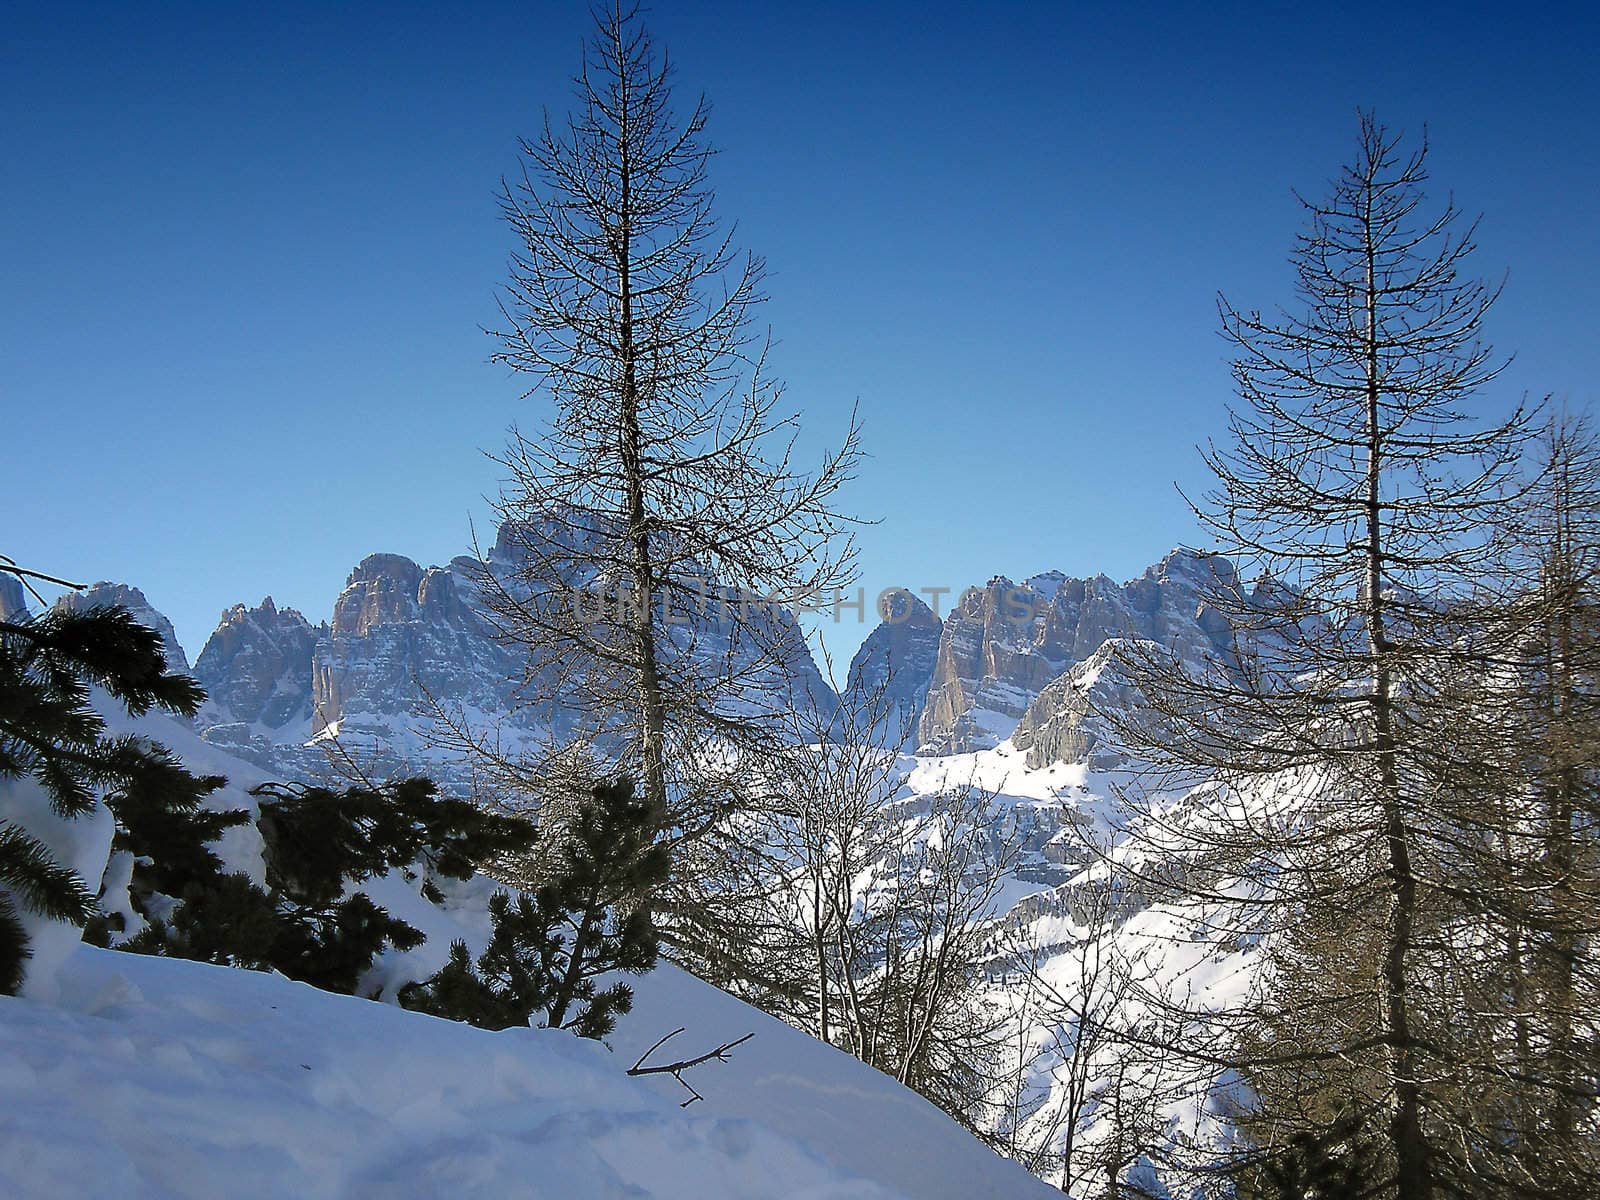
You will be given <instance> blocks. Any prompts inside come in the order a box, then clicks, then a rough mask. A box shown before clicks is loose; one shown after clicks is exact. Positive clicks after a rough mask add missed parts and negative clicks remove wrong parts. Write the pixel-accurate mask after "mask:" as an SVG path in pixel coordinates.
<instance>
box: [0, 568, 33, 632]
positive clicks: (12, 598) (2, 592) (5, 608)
mask: <svg viewBox="0 0 1600 1200" xmlns="http://www.w3.org/2000/svg"><path fill="white" fill-rule="evenodd" d="M27 615H28V593H27V590H26V589H25V588H24V587H23V586H22V580H20V579H18V578H17V577H16V576H15V575H13V574H11V573H10V572H9V571H0V621H16V620H20V619H22V618H24V617H26V616H27Z"/></svg>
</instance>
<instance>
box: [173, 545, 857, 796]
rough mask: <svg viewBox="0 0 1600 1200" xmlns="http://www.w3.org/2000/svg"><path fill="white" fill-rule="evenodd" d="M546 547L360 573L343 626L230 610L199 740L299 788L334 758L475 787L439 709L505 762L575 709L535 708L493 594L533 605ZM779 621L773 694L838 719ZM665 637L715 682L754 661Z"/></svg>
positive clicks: (268, 608)
mask: <svg viewBox="0 0 1600 1200" xmlns="http://www.w3.org/2000/svg"><path fill="white" fill-rule="evenodd" d="M538 536H539V531H537V530H531V529H526V528H525V529H521V530H518V531H516V533H515V536H512V535H510V534H508V532H507V531H505V530H502V531H501V536H500V537H499V538H498V539H497V540H496V543H495V547H494V549H493V550H491V551H490V553H489V556H488V558H487V559H486V560H483V561H480V560H478V559H476V558H471V557H460V558H456V559H454V560H452V561H451V562H450V564H449V565H448V566H444V567H428V568H423V567H421V566H419V565H418V564H417V563H415V562H413V561H412V560H411V559H409V558H405V557H403V556H401V555H398V554H373V555H369V556H368V557H367V558H365V559H363V560H362V561H361V562H360V564H358V565H357V567H356V568H355V570H354V571H352V572H351V574H350V576H349V579H348V580H347V582H346V583H345V586H344V590H343V591H342V592H341V593H340V594H339V597H338V599H337V600H336V601H335V602H334V605H333V618H332V620H331V621H330V622H329V623H327V624H325V625H321V626H313V625H311V624H310V623H309V622H308V621H306V619H305V618H304V617H303V616H301V615H300V614H299V613H297V612H294V611H293V610H280V609H278V608H277V607H276V606H275V605H274V604H273V603H272V601H271V600H270V599H268V600H265V601H263V602H262V604H261V605H259V606H258V607H256V608H254V609H246V608H244V607H243V606H236V607H234V608H231V609H229V610H228V611H227V612H226V613H224V614H223V618H222V623H221V624H220V625H219V626H218V628H217V631H216V632H215V633H214V634H213V635H212V636H211V638H210V640H209V641H208V642H207V643H206V647H205V650H204V651H203V652H202V653H201V655H200V659H199V662H198V664H197V674H198V675H199V677H200V680H201V682H202V683H203V684H204V685H205V686H206V688H207V690H208V691H209V692H210V693H211V700H210V701H209V702H208V703H207V705H206V707H205V709H204V710H203V711H202V713H201V714H200V717H199V722H198V723H199V725H200V728H201V730H202V735H203V736H204V737H205V738H206V739H207V740H208V741H211V742H214V743H216V744H219V745H223V746H226V747H227V748H228V749H229V751H230V752H232V753H234V754H237V755H239V756H240V757H243V758H246V759H248V760H250V761H252V762H254V763H257V764H258V765H260V766H262V767H264V768H266V769H268V770H271V771H274V772H276V773H278V774H280V775H283V776H285V777H289V778H302V779H315V778H320V777H323V776H326V775H327V774H329V771H330V754H331V756H332V758H333V759H335V760H343V759H344V756H345V755H349V756H350V757H352V758H354V759H356V760H357V761H358V764H359V765H360V766H361V768H362V770H363V771H365V772H366V773H368V774H371V775H373V776H374V777H377V776H380V775H384V774H395V773H401V772H406V771H413V772H417V771H420V772H426V773H428V774H430V775H432V776H433V777H435V778H437V779H439V780H440V782H441V783H442V784H444V785H445V786H447V787H452V788H453V790H457V791H463V790H466V788H467V786H468V779H469V772H468V771H467V770H466V768H465V767H463V766H462V765H461V764H460V763H458V762H455V761H454V760H453V759H452V758H451V756H449V755H447V754H442V753H440V752H438V751H437V750H436V749H435V748H434V747H433V746H432V744H431V743H432V740H433V739H432V738H431V737H430V727H431V726H432V724H433V720H434V717H435V715H436V712H437V711H438V710H442V711H443V712H444V713H446V714H449V715H451V716H452V717H455V716H459V717H461V718H462V719H463V720H464V722H465V724H466V725H467V726H469V727H470V728H472V729H473V731H474V732H475V733H477V734H480V735H483V736H487V737H489V738H491V739H493V740H497V741H498V742H499V743H500V745H501V746H502V748H503V749H506V750H508V751H514V750H515V749H516V747H517V745H518V744H519V743H524V744H525V743H526V741H527V740H529V739H531V738H534V737H540V736H543V735H546V734H550V733H554V734H556V735H558V736H559V735H560V734H562V733H564V732H566V730H567V729H568V728H569V727H570V725H571V724H572V722H573V721H574V720H575V718H576V715H577V714H576V712H575V710H574V709H570V708H563V707H562V706H561V704H560V702H559V700H558V702H557V703H556V704H555V705H551V706H544V707H541V708H540V709H539V710H538V711H537V712H535V711H532V710H531V709H530V708H529V707H528V706H527V704H526V703H525V701H526V694H525V693H526V690H527V689H525V687H524V684H525V681H526V680H527V679H528V676H529V673H530V671H533V672H534V673H535V677H536V678H537V677H538V676H537V672H538V669H539V665H538V664H537V663H535V664H532V665H530V660H529V655H528V651H527V650H526V648H525V647H522V646H519V645H515V644H506V643H503V642H502V640H500V638H499V637H498V636H497V632H498V631H497V629H496V625H495V618H494V617H493V615H492V612H491V609H490V606H489V603H488V596H487V594H486V593H487V592H488V590H489V589H491V588H493V587H495V586H497V585H504V586H505V587H506V588H507V589H508V590H510V591H512V592H516V593H518V594H522V585H521V584H520V583H519V582H518V581H517V579H516V574H517V569H518V567H519V566H520V565H521V564H522V562H523V561H524V560H525V555H526V554H527V545H528V541H529V539H530V538H537V537H538ZM558 599H559V597H558ZM771 619H773V620H776V621H777V622H778V627H777V629H776V631H775V633H774V638H775V641H774V642H771V643H768V644H769V645H778V646H780V647H781V650H780V653H781V655H782V657H783V658H784V659H785V660H786V662H787V678H786V677H785V675H784V673H783V672H781V671H780V670H779V669H778V667H777V666H776V665H775V664H774V665H772V666H771V671H772V678H771V683H772V685H773V687H774V688H777V687H779V686H786V687H788V688H790V689H791V691H790V692H789V694H788V702H791V703H795V704H796V705H798V706H800V707H802V708H805V707H807V706H808V705H809V704H810V697H816V698H817V699H818V700H819V701H820V702H821V704H822V705H823V706H824V709H825V710H827V711H831V710H829V709H827V706H828V705H831V704H832V702H833V693H832V691H831V690H830V689H829V688H828V685H827V683H826V682H825V681H824V680H823V678H822V676H821V673H820V672H819V671H818V670H817V668H816V664H815V663H814V662H813V661H812V659H811V656H810V653H809V651H808V650H807V648H806V645H805V640H804V637H803V636H802V634H801V631H800V629H799V626H798V625H796V624H795V622H794V620H793V618H792V617H791V616H790V615H789V614H788V613H786V612H782V613H778V614H775V615H774V616H773V617H772V618H771ZM667 632H668V633H669V634H670V636H671V639H672V641H671V643H670V646H671V647H675V649H674V648H669V649H668V650H667V651H666V657H665V658H664V662H668V663H674V662H675V663H677V665H680V666H682V667H683V669H688V670H693V669H695V668H694V666H693V665H692V664H691V663H688V662H687V661H682V660H675V659H674V658H673V655H674V654H678V653H681V654H683V655H684V656H686V658H702V657H703V658H704V659H705V660H706V662H705V664H704V668H703V669H704V670H706V671H715V670H724V671H726V670H728V669H729V666H728V664H729V662H730V660H731V661H733V662H734V663H735V667H736V669H737V666H738V664H739V663H740V662H741V661H742V659H741V656H742V655H746V653H747V652H746V651H745V650H742V649H740V648H738V647H737V646H734V645H732V644H731V643H730V641H729V639H730V637H731V636H732V632H731V629H730V628H728V627H725V626H723V625H719V624H717V623H716V622H715V621H710V620H706V621H701V620H698V619H697V620H696V621H694V622H693V624H692V625H679V626H675V627H673V628H672V629H670V630H668V631H667ZM747 640H748V639H747ZM751 661H756V660H753V659H752V660H751ZM547 669H548V668H547ZM745 674H750V675H754V676H756V677H757V678H755V680H754V683H753V685H752V690H753V691H754V692H759V691H760V685H761V680H760V678H759V676H760V671H759V670H756V671H751V672H745ZM785 679H786V681H785V682H782V683H781V685H780V681H784V680H785ZM778 699H779V700H780V702H781V701H782V700H783V697H781V696H779V697H778ZM335 736H336V737H337V745H335V743H334V741H333V739H334V738H335ZM345 766H346V767H348V763H346V764H345ZM335 773H337V770H336V771H335Z"/></svg>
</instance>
